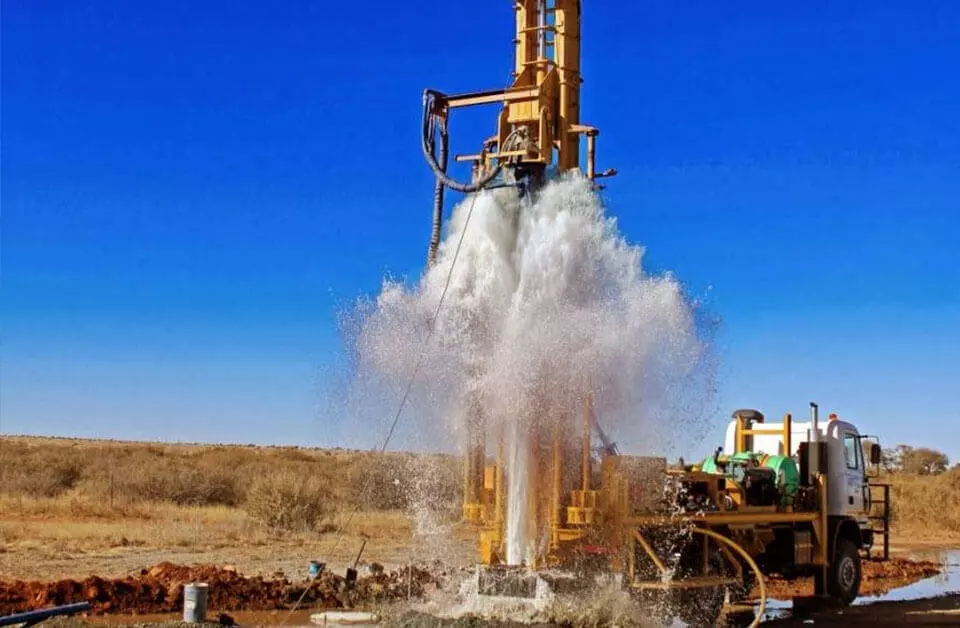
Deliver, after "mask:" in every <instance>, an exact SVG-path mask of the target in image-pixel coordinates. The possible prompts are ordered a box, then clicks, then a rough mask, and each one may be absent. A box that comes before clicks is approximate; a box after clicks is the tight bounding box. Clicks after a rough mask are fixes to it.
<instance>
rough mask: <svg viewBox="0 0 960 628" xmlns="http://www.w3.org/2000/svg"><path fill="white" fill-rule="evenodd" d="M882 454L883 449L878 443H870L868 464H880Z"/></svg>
mask: <svg viewBox="0 0 960 628" xmlns="http://www.w3.org/2000/svg"><path fill="white" fill-rule="evenodd" d="M882 455H883V451H882V450H881V449H880V444H879V443H870V464H880V459H881V456H882Z"/></svg>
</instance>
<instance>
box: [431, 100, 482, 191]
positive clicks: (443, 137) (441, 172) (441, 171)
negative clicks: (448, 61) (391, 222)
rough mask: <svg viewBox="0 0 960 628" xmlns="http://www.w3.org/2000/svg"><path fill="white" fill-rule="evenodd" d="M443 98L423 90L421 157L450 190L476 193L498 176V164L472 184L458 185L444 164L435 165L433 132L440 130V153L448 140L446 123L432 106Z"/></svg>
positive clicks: (444, 148)
mask: <svg viewBox="0 0 960 628" xmlns="http://www.w3.org/2000/svg"><path fill="white" fill-rule="evenodd" d="M438 96H439V97H441V98H442V97H443V95H442V94H440V93H439V92H436V91H434V90H432V89H427V90H424V92H423V137H422V138H421V142H420V147H421V148H422V149H423V156H424V158H425V159H426V160H427V165H429V166H430V169H431V170H433V174H435V175H436V176H437V179H439V180H440V181H441V182H442V183H443V185H444V186H446V187H448V188H450V189H451V190H456V191H457V192H463V193H464V194H469V193H471V192H478V191H480V190H482V189H483V188H485V187H486V186H487V184H489V183H490V182H491V181H493V179H494V177H496V176H497V175H498V174H500V164H497V165H496V166H494V168H493V170H491V171H490V172H488V173H487V174H485V175H484V176H482V177H480V178H479V179H478V180H476V181H474V182H473V183H460V182H459V181H456V180H454V179H451V178H450V177H449V176H448V175H447V173H446V164H444V165H443V167H441V166H440V164H439V163H437V158H436V157H435V156H434V154H433V153H434V151H433V150H431V145H432V144H433V141H432V139H431V138H432V136H433V134H434V132H435V131H436V130H437V127H439V130H440V151H441V153H446V150H447V144H448V141H449V138H448V136H447V124H446V121H445V120H443V119H442V118H439V117H437V116H434V115H433V113H431V112H432V109H433V104H434V102H435V101H436V99H437V97H438ZM435 120H437V121H439V122H440V124H437V125H435V124H434V121H435Z"/></svg>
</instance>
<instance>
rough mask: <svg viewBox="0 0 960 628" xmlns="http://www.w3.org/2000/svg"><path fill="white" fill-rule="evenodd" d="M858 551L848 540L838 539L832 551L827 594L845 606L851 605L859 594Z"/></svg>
mask: <svg viewBox="0 0 960 628" xmlns="http://www.w3.org/2000/svg"><path fill="white" fill-rule="evenodd" d="M861 575H862V574H861V565H860V550H859V549H858V548H857V545H856V543H854V542H853V541H851V540H850V539H840V540H838V541H837V546H836V547H835V548H834V550H833V560H832V561H831V563H830V569H829V571H828V581H827V592H828V593H829V594H830V596H831V597H833V598H835V599H837V600H838V601H840V602H842V603H843V604H845V605H849V604H851V603H852V602H853V601H854V600H855V599H857V594H859V593H860V577H861Z"/></svg>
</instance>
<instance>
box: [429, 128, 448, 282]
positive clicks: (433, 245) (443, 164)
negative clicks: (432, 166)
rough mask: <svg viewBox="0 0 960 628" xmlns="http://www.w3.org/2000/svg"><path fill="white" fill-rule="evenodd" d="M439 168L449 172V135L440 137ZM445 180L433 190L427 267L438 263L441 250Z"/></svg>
mask: <svg viewBox="0 0 960 628" xmlns="http://www.w3.org/2000/svg"><path fill="white" fill-rule="evenodd" d="M430 140H431V141H430V144H431V150H430V154H431V155H433V151H434V149H435V148H436V147H435V146H433V144H434V142H433V133H432V132H431V133H430ZM438 162H439V163H438V164H437V165H438V166H439V167H440V170H441V171H443V172H446V171H447V134H446V133H442V134H441V136H440V155H439V157H438ZM443 188H444V185H443V180H442V179H440V178H439V177H437V182H436V184H435V185H434V188H433V227H432V229H431V231H430V249H429V250H428V251H427V265H428V266H433V264H434V262H436V261H437V249H439V248H440V232H441V231H442V230H443Z"/></svg>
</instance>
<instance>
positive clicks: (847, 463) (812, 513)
mask: <svg viewBox="0 0 960 628" xmlns="http://www.w3.org/2000/svg"><path fill="white" fill-rule="evenodd" d="M513 5H514V11H515V22H516V33H515V39H514V46H515V57H516V58H515V64H514V69H513V73H512V79H513V80H512V83H511V84H510V85H509V86H508V87H506V88H505V89H494V90H489V91H483V92H474V93H467V94H458V95H446V94H443V93H441V92H439V91H436V90H431V89H428V90H425V92H424V99H423V105H424V110H423V142H422V149H423V153H424V156H425V158H426V160H427V163H428V164H429V166H430V168H431V169H432V170H433V172H434V173H435V175H436V187H435V194H434V208H433V209H434V214H433V232H432V234H431V241H430V248H429V257H428V259H429V262H430V263H432V262H433V260H434V257H435V255H436V251H437V247H438V244H439V241H440V231H441V228H442V216H443V197H444V191H445V189H447V188H449V189H453V190H456V191H459V192H463V193H468V194H469V193H477V192H480V191H481V190H484V189H489V188H492V187H504V186H513V187H516V188H517V190H518V193H519V194H520V195H521V196H524V195H529V194H535V193H536V191H537V189H538V188H539V187H540V186H541V185H543V184H544V182H545V181H546V180H547V179H549V178H550V177H551V176H554V175H555V174H559V173H564V172H568V171H571V170H579V171H580V172H581V173H582V174H583V175H584V176H585V177H586V178H587V179H589V180H590V181H595V180H596V179H599V178H602V177H607V176H611V175H613V174H616V172H615V171H614V170H606V171H603V172H597V169H596V166H595V157H596V139H597V136H598V135H599V131H598V130H597V129H596V128H595V127H593V126H589V125H585V124H582V123H581V119H580V87H581V84H582V78H581V74H580V52H581V38H580V32H581V30H580V24H581V19H580V18H581V15H580V8H581V3H580V2H579V0H516V1H515V2H514V3H513ZM479 105H497V106H499V112H498V115H497V118H496V130H495V133H493V134H492V135H491V136H490V137H488V138H487V139H486V140H484V141H483V142H482V143H481V146H480V150H479V152H477V153H475V154H468V155H457V156H455V157H454V159H455V160H456V161H458V162H466V163H469V164H471V172H472V176H471V180H470V181H469V182H461V181H456V180H454V179H453V178H452V177H451V176H450V175H449V174H448V172H447V166H448V157H449V156H448V149H449V143H448V128H449V123H450V119H451V114H452V112H453V111H454V110H456V109H460V108H464V107H472V106H479ZM582 138H585V142H581V139H582ZM582 143H584V144H585V147H586V150H585V154H582V152H581V144H582ZM581 165H583V167H581ZM582 399H583V407H582V408H581V409H578V410H577V411H576V412H573V413H571V416H570V417H566V420H565V421H564V422H558V421H553V422H542V423H538V422H537V421H536V420H533V422H532V425H531V428H530V437H529V439H527V441H525V444H524V447H527V448H528V451H527V452H526V455H527V456H528V459H529V460H530V461H531V462H530V464H529V465H528V467H527V472H526V477H522V478H509V477H508V476H507V473H506V470H505V452H504V439H503V435H502V434H500V435H494V436H493V438H492V440H493V442H486V441H485V438H487V437H488V436H489V435H485V434H484V430H483V429H482V421H481V420H478V421H471V422H469V427H468V432H469V434H468V436H467V453H466V455H465V464H464V490H463V505H462V506H463V518H464V520H465V521H467V522H470V523H471V524H473V525H475V526H476V527H477V529H478V535H479V555H480V563H481V564H482V565H483V566H484V567H485V568H484V569H482V570H480V571H479V577H478V588H479V591H480V592H481V593H487V594H504V593H506V594H508V595H511V596H521V597H522V596H531V595H534V594H535V593H536V591H538V590H539V588H540V587H539V583H540V582H542V581H543V577H544V575H543V574H544V573H546V571H549V570H554V571H556V570H561V571H564V570H565V571H566V572H568V573H576V574H579V575H580V576H582V575H583V574H584V573H587V572H589V573H593V574H596V573H600V574H606V575H608V576H612V577H613V578H614V579H615V580H616V581H617V582H619V583H620V584H622V586H623V587H624V588H625V589H627V590H629V591H631V592H632V593H635V594H636V595H638V596H644V595H650V594H655V595H660V594H663V595H668V596H671V598H670V599H676V600H679V602H680V603H681V604H680V607H679V612H680V614H681V618H683V619H684V620H686V621H688V623H691V624H693V625H712V624H713V622H714V621H715V620H716V618H717V616H718V615H719V614H720V612H721V611H722V610H723V609H724V608H729V607H730V603H731V601H734V602H735V601H736V600H738V599H742V598H744V597H745V596H746V595H747V593H748V592H749V591H750V590H751V588H752V587H753V586H755V585H756V586H759V589H760V600H761V601H760V605H759V609H756V608H753V607H749V608H750V609H752V610H753V611H755V612H756V617H757V619H756V620H755V623H756V622H757V621H759V617H760V616H761V615H762V613H763V606H764V603H765V594H764V590H765V589H764V574H768V573H772V572H776V573H779V574H781V575H784V576H788V577H790V576H803V575H813V576H814V581H815V583H816V597H817V598H819V599H827V598H829V599H832V600H835V601H839V602H841V603H844V604H849V603H851V602H852V601H853V600H854V599H855V598H856V596H857V594H858V590H859V584H860V566H861V559H862V557H863V556H864V555H865V556H866V557H867V558H870V557H871V550H872V549H873V547H874V544H875V540H876V539H877V538H882V539H883V556H884V557H887V556H888V553H889V547H888V542H889V512H890V500H889V486H886V485H883V484H879V483H876V482H872V481H870V480H869V478H868V473H867V466H868V460H869V462H870V463H871V464H876V463H878V462H879V456H880V446H879V442H873V441H870V440H868V438H870V437H866V436H863V435H861V434H860V432H859V431H858V429H857V428H856V426H854V425H853V424H852V423H849V422H846V421H840V420H839V419H837V417H836V415H831V417H830V420H829V421H825V422H822V421H819V416H818V408H817V406H816V404H813V403H811V417H810V420H809V421H806V422H795V421H793V420H792V417H791V415H789V414H787V415H785V416H784V419H783V421H782V422H781V423H768V422H767V421H766V419H765V417H764V415H763V414H762V413H760V412H758V411H756V410H737V411H736V412H734V414H733V418H732V420H731V422H730V423H729V426H728V429H727V435H726V441H725V443H724V447H720V448H718V449H717V451H716V453H715V454H713V455H712V456H709V457H708V458H706V459H704V460H703V461H702V462H700V463H698V464H693V465H685V464H683V463H681V464H679V465H674V466H671V467H668V465H667V463H666V460H665V459H658V458H649V457H642V456H630V455H623V454H621V453H620V452H619V451H618V449H617V447H616V445H615V444H614V443H612V442H611V441H610V439H609V438H608V437H607V435H606V434H605V433H604V431H603V430H602V429H601V427H600V422H599V421H598V418H597V416H596V412H595V406H594V394H593V392H592V391H591V388H590V387H589V386H585V390H584V393H583V396H582ZM578 414H579V415H580V416H576V415H578ZM559 425H564V426H566V427H565V429H562V428H560V427H558V426H559ZM595 439H596V440H598V441H599V442H600V446H595V444H594V440H595ZM488 447H490V448H491V449H492V454H493V455H492V456H490V455H488V451H487V448H488ZM865 451H867V452H869V454H868V458H865V457H864V452H865ZM724 452H727V453H724ZM519 487H522V493H523V495H524V496H525V500H524V501H525V504H524V505H523V508H522V513H523V518H524V521H523V522H522V525H523V526H525V529H526V532H527V536H528V537H529V538H531V539H533V543H532V549H531V551H529V552H527V554H526V555H525V556H524V557H523V560H522V561H520V562H521V563H522V564H514V565H508V564H507V563H510V562H517V561H510V560H509V559H508V556H507V551H506V547H505V543H506V540H507V539H506V537H507V534H506V527H507V519H508V517H509V515H510V513H508V512H507V511H508V506H507V504H508V502H510V496H511V495H510V490H515V491H518V490H520V488H519ZM876 489H881V490H883V496H884V497H883V499H882V500H880V499H877V498H876V497H877V496H876V495H874V491H875V490H876ZM878 505H879V506H883V514H882V515H875V514H874V512H875V510H876V509H875V508H874V507H875V506H878ZM545 570H546V571H545ZM580 580H584V579H583V578H582V577H581V578H580ZM684 613H686V616H684Z"/></svg>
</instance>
